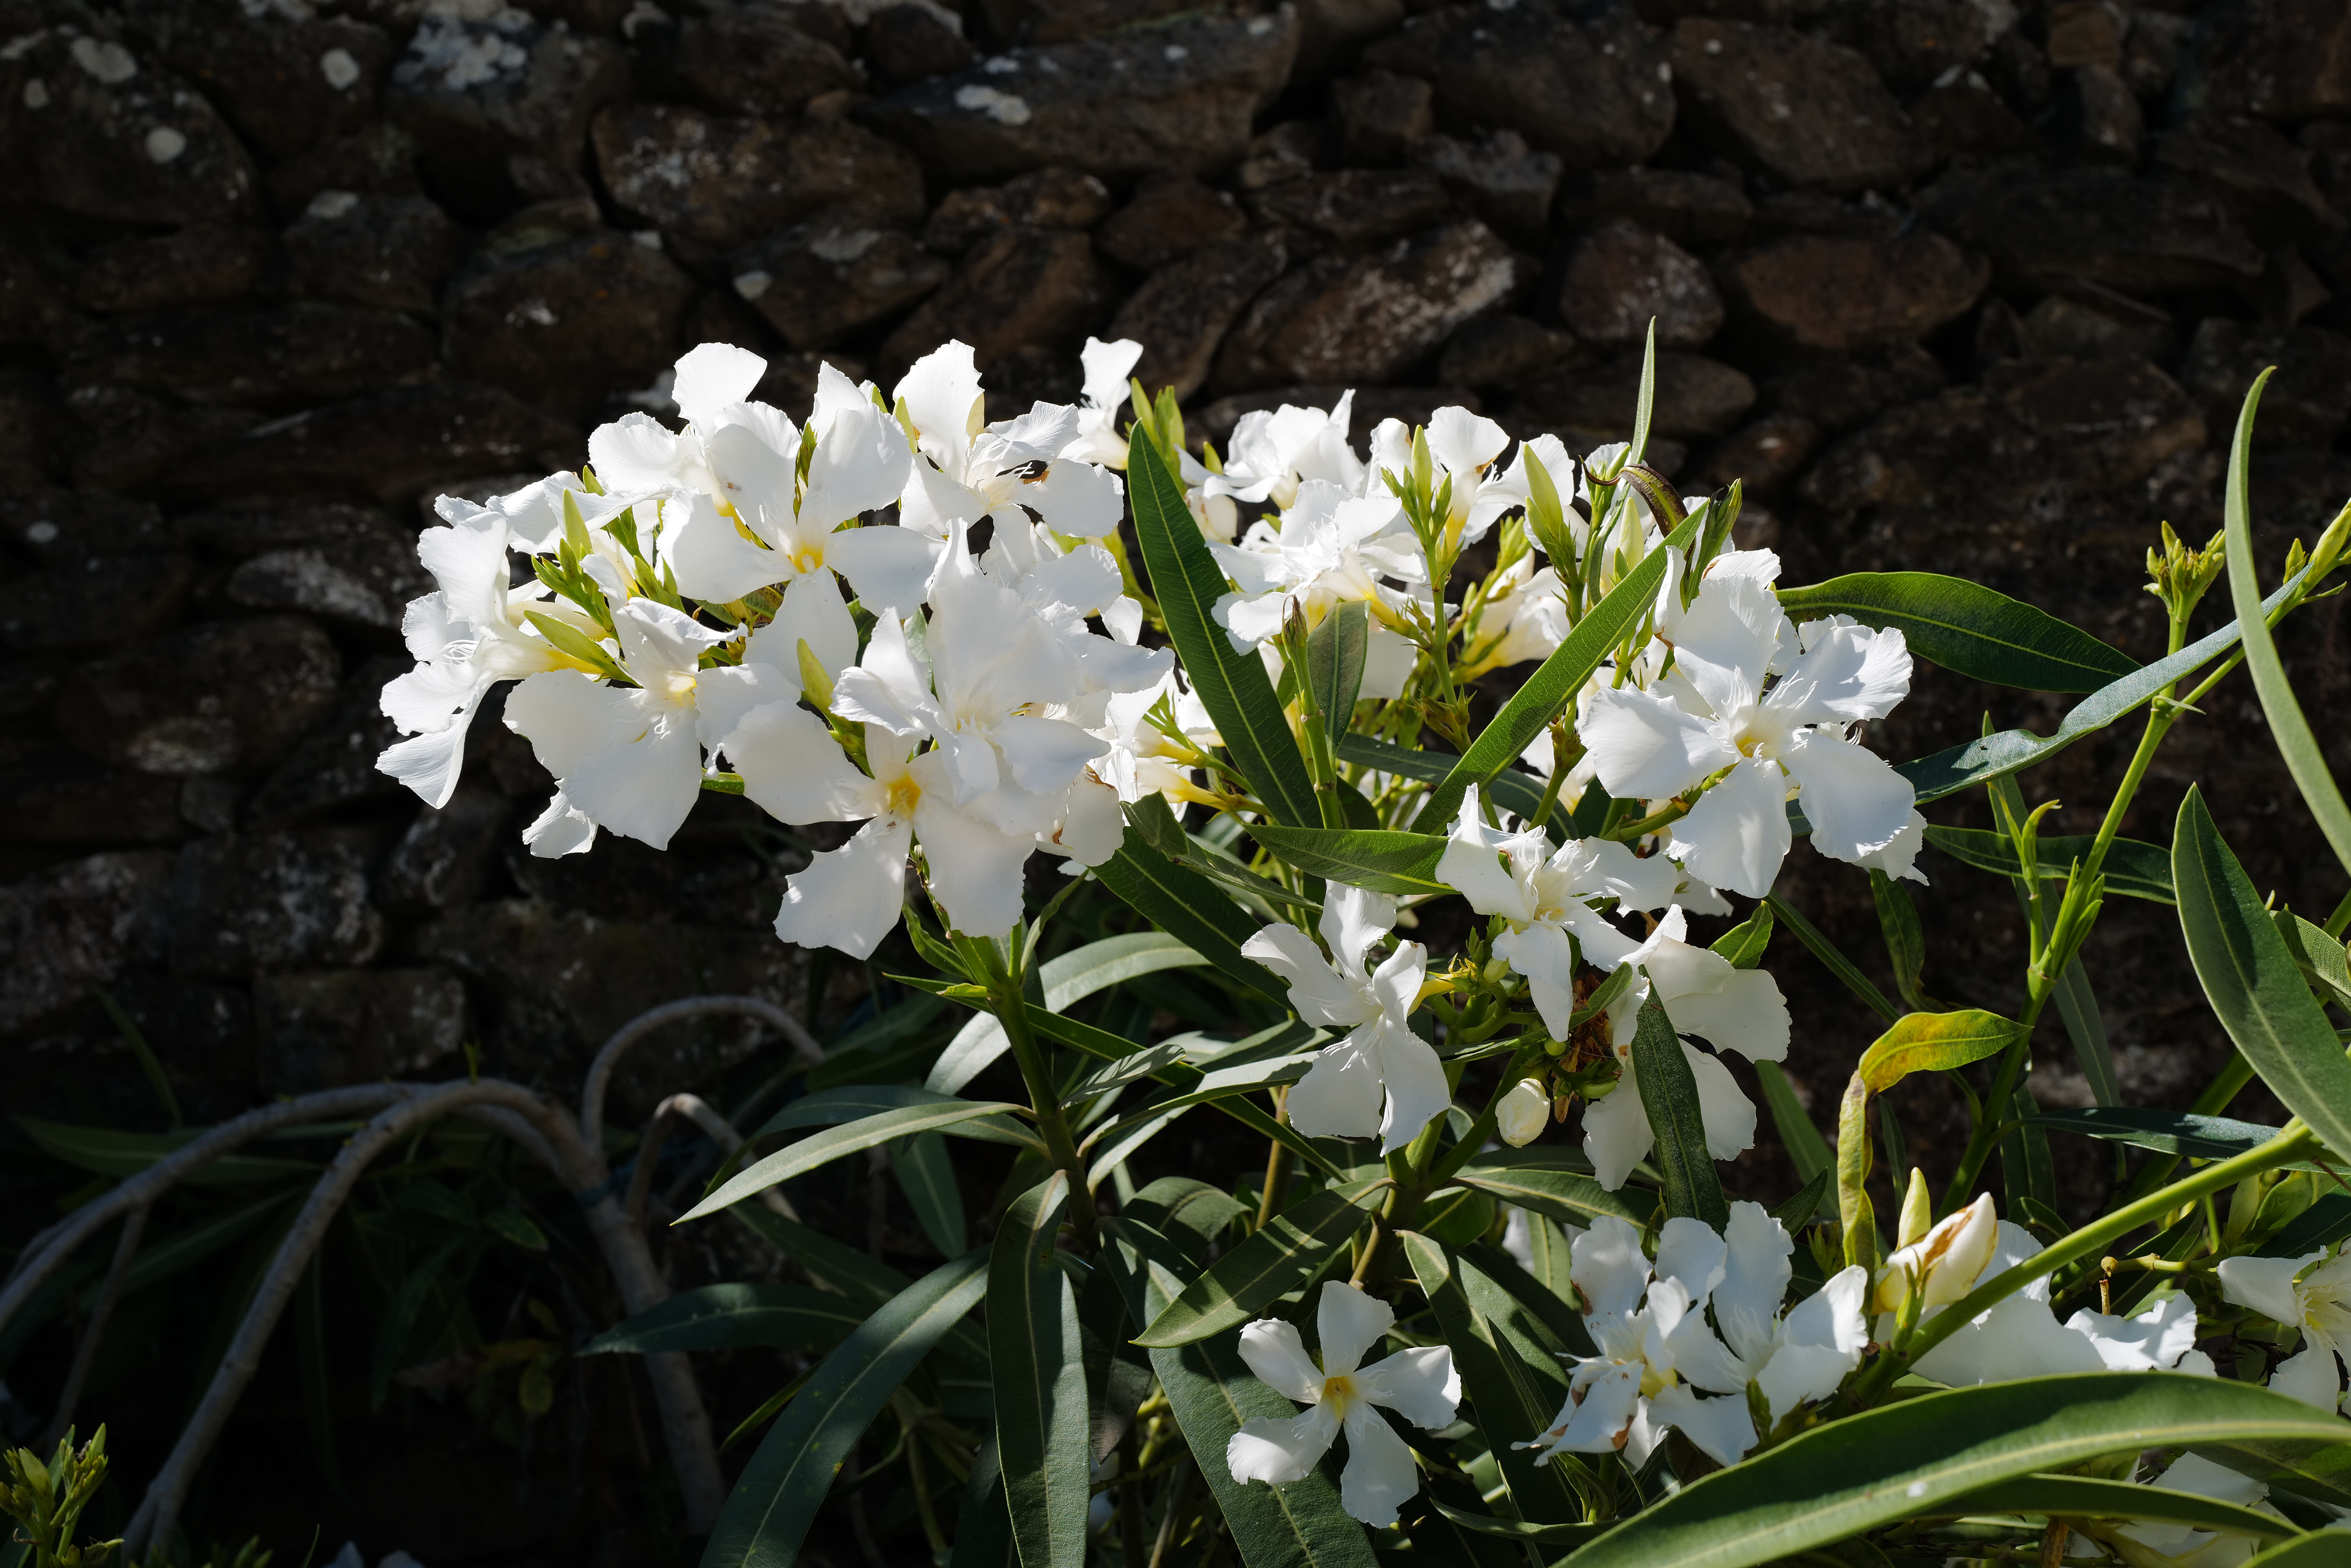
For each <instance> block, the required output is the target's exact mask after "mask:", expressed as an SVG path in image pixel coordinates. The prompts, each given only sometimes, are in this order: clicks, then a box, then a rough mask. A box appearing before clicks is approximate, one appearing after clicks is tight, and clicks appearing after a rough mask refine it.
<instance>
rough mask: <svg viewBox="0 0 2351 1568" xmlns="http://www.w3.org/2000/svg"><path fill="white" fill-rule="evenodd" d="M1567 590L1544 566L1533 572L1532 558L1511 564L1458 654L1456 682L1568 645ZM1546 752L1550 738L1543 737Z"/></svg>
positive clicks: (1523, 661) (1548, 655) (1557, 576)
mask: <svg viewBox="0 0 2351 1568" xmlns="http://www.w3.org/2000/svg"><path fill="white" fill-rule="evenodd" d="M1567 633H1568V623H1567V589H1566V587H1565V585H1563V584H1562V582H1561V581H1560V580H1559V574H1558V573H1557V572H1555V571H1553V570H1552V569H1551V568H1549V567H1547V566H1546V567H1543V568H1541V569H1540V570H1538V569H1537V568H1536V566H1535V559H1534V557H1533V556H1531V555H1522V556H1520V558H1519V559H1517V560H1514V561H1512V562H1511V563H1510V570H1507V571H1505V572H1504V573H1503V574H1502V576H1501V579H1500V582H1499V588H1498V590H1497V591H1496V592H1495V593H1493V594H1492V595H1491V596H1490V597H1489V598H1488V599H1487V601H1486V608H1485V610H1484V611H1483V612H1481V613H1480V614H1479V618H1478V640H1477V642H1476V643H1474V644H1472V645H1470V646H1469V647H1467V648H1465V649H1464V650H1463V653H1462V660H1461V669H1460V678H1461V679H1463V680H1465V681H1468V680H1475V679H1477V678H1478V677H1479V675H1482V674H1486V672H1488V671H1489V670H1499V669H1505V668H1508V667H1509V666H1510V665H1512V664H1525V663H1527V662H1528V661H1529V660H1532V659H1547V658H1549V657H1551V655H1552V651H1553V650H1554V649H1556V648H1557V647H1558V646H1559V645H1560V644H1561V643H1564V642H1566V641H1567ZM1543 741H1544V745H1545V747H1546V748H1548V747H1549V745H1550V737H1549V736H1548V735H1546V736H1544V737H1543Z"/></svg>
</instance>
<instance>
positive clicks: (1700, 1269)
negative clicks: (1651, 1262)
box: [1656, 1215, 1729, 1302]
mask: <svg viewBox="0 0 2351 1568" xmlns="http://www.w3.org/2000/svg"><path fill="white" fill-rule="evenodd" d="M1728 1268H1729V1249H1728V1248H1727V1246H1726V1245H1725V1243H1724V1241H1723V1239H1722V1238H1721V1237H1720V1236H1718V1235H1716V1234H1715V1231H1714V1228H1713V1227H1712V1226H1710V1225H1708V1224H1707V1223H1706V1221H1704V1220H1702V1219H1692V1218H1689V1217H1688V1216H1687V1215H1677V1216H1675V1217H1674V1218H1671V1219H1668V1220H1667V1221H1666V1224H1665V1228H1664V1229H1662V1230H1660V1231H1659V1232H1658V1233H1657V1268H1656V1274H1657V1278H1658V1279H1660V1280H1671V1281H1675V1282H1676V1283H1677V1284H1678V1285H1680V1286H1681V1287H1682V1289H1683V1290H1685V1291H1688V1292H1689V1297H1690V1300H1691V1301H1697V1302H1703V1301H1705V1300H1706V1299H1707V1298H1708V1296H1709V1295H1711V1294H1713V1293H1714V1288H1715V1287H1716V1286H1717V1285H1719V1284H1720V1283H1722V1281H1723V1277H1724V1273H1725V1270H1727V1269H1728Z"/></svg>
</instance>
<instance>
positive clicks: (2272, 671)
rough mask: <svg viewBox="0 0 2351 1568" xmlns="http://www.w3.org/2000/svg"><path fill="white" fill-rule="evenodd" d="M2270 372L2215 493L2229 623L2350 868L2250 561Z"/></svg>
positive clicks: (2336, 811) (2276, 734) (2291, 768)
mask: <svg viewBox="0 0 2351 1568" xmlns="http://www.w3.org/2000/svg"><path fill="white" fill-rule="evenodd" d="M2275 374H2277V367H2276V366H2274V365H2273V366H2271V367H2270V368H2269V369H2267V370H2265V371H2262V373H2261V374H2260V375H2258V376H2255V377H2254V378H2253V384H2252V386H2251V387H2249V388H2247V389H2246V391H2245V405H2244V407H2243V408H2242V409H2241V410H2240V411H2239V412H2238V414H2237V434H2236V435H2235V436H2234V438H2232V439H2231V442H2230V444H2229V477H2228V482H2227V484H2226V486H2224V489H2223V492H2222V499H2223V502H2224V505H2223V507H2222V514H2223V517H2222V523H2223V527H2224V528H2225V530H2226V532H2227V536H2228V545H2227V557H2226V559H2227V562H2228V565H2227V571H2228V577H2229V602H2230V605H2231V608H2233V609H2234V610H2235V611H2236V612H2237V624H2238V625H2239V626H2241V627H2242V628H2243V629H2244V639H2245V668H2246V670H2247V671H2248V672H2250V673H2251V674H2252V677H2253V690H2254V692H2255V693H2257V694H2258V695H2260V697H2261V699H2262V715H2263V716H2265V717H2266V718H2268V720H2269V721H2270V738H2271V739H2272V740H2273V741H2275V742H2276V743H2277V748H2278V755H2279V756H2281V757H2283V758H2285V766H2286V771H2288V772H2289V773H2292V774H2293V775H2294V787H2295V788H2296V789H2300V790H2301V791H2302V800H2303V803H2304V805H2306V806H2308V807H2309V808H2310V814H2311V815H2312V816H2313V817H2314V818H2316V819H2317V820H2318V831H2320V832H2321V833H2324V834H2325V836H2326V841H2327V843H2328V844H2330V845H2332V846H2333V847H2334V850H2335V859H2336V860H2338V861H2340V862H2343V869H2344V870H2345V871H2351V805H2346V804H2345V803H2344V800H2343V789H2342V786H2340V785H2338V784H2337V783H2335V770H2334V769H2333V768H2329V767H2328V766H2327V765H2326V753H2325V751H2324V750H2322V749H2320V747H2319V744H2318V737H2316V736H2314V735H2313V734H2311V732H2310V720H2308V719H2307V718H2305V717H2304V716H2303V712H2302V704H2301V703H2300V702H2299V701H2298V700H2296V698H2295V697H2294V683H2293V682H2291V681H2289V680H2287V679H2286V674H2285V662H2284V661H2283V660H2282V659H2280V658H2279V657H2278V651H2277V642H2276V640H2275V639H2274V638H2273V637H2272V636H2271V635H2270V626H2269V620H2268V618H2267V617H2266V616H2264V615H2263V614H2262V604H2261V598H2262V590H2261V575H2260V570H2259V568H2258V567H2257V566H2256V565H2255V563H2254V560H2253V502H2252V449H2253V411H2254V410H2255V409H2256V408H2258V407H2259V406H2260V405H2261V401H2262V388H2263V387H2266V386H2267V385H2269V380H2270V378H2271V377H2272V376H2273V375H2275ZM2305 1120H2307V1118H2305ZM2314 1125H2315V1124H2314ZM2328 1141H2329V1142H2330V1143H2332V1142H2333V1140H2332V1139H2329V1140H2328ZM2335 1147H2337V1148H2340V1147H2342V1145H2339V1144H2337V1145H2335Z"/></svg>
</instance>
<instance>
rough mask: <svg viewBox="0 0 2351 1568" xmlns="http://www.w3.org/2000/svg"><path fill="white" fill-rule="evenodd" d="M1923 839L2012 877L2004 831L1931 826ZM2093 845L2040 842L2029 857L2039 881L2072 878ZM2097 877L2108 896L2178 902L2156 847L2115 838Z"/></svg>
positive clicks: (2080, 837)
mask: <svg viewBox="0 0 2351 1568" xmlns="http://www.w3.org/2000/svg"><path fill="white" fill-rule="evenodd" d="M1927 841H1928V843H1930V844H1932V845H1934V846H1935V847H1936V848H1937V849H1938V850H1940V851H1942V852H1944V853H1945V854H1947V855H1949V856H1950V857H1951V858H1952V859H1953V860H1955V861H1958V862H1959V863H1960V864H1961V865H1967V866H1973V867H1974V868H1975V869H1976V870H1978V871H1988V872H1991V873H1992V874H1993V875H1995V876H2007V877H2012V876H2014V875H2016V865H2017V862H2016V848H2015V846H2014V845H2013V844H2011V843H2010V842H2009V841H2008V835H2007V834H2006V833H1992V832H1986V831H1984V830H1982V829H1981V828H1938V827H1936V826H1935V825H1934V824H1933V823H1931V822H1930V823H1928V827H1927ZM2095 841H2096V840H2095V836H2094V835H2092V834H2089V833H2064V834H2060V835H2058V836H2057V837H2054V838H2049V837H2043V838H2041V839H2039V840H2038V841H2036V843H2037V850H2038V852H2037V853H2036V855H2035V856H2034V859H2035V861H2036V862H2037V863H2038V864H2039V866H2040V868H2041V875H2042V877H2043V879H2044V880H2046V881H2051V882H2063V881H2064V880H2065V879H2066V878H2067V877H2068V876H2071V875H2072V874H2073V871H2074V862H2075V861H2078V860H2080V859H2082V858H2083V857H2085V855H2087V854H2088V853H2089V852H2090V846H2091V844H2093V843H2094V842H2095ZM2100 874H2101V875H2103V876H2104V877H2105V879H2106V891H2107V892H2109V893H2118V894H2122V895H2123V896H2124V897H2126V898H2144V899H2146V900H2147V902H2149V903H2151V904H2177V903H2179V899H2178V897H2177V896H2175V895H2174V894H2173V893H2172V891H2171V852H2170V851H2169V850H2168V849H2166V848H2164V847H2163V846H2162V845H2161V844H2150V843H2147V842H2145V841H2142V840H2138V839H2116V840H2115V841H2114V842H2113V843H2111V844H2109V845H2107V846H2106V859H2105V864H2104V865H2103V866H2102V867H2101V868H2100Z"/></svg>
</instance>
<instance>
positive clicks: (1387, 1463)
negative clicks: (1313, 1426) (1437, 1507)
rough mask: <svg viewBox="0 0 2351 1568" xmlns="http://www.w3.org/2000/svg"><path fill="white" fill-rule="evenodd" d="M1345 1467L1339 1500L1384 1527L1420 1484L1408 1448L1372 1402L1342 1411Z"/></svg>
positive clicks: (1355, 1515) (1360, 1516) (1366, 1520)
mask: <svg viewBox="0 0 2351 1568" xmlns="http://www.w3.org/2000/svg"><path fill="white" fill-rule="evenodd" d="M1346 1426H1347V1468H1346V1469H1343V1470H1342V1471H1340V1472H1339V1506H1340V1507H1342V1508H1343V1509H1345V1510H1346V1511H1347V1512H1348V1514H1349V1515H1350V1516H1352V1517H1353V1518H1355V1519H1359V1520H1362V1521H1364V1523H1365V1524H1370V1525H1376V1526H1380V1527H1383V1528H1384V1527H1386V1526H1389V1525H1393V1524H1394V1523H1395V1521H1396V1510H1397V1509H1399V1508H1401V1507H1403V1506H1404V1504H1405V1502H1407V1501H1409V1500H1411V1498H1412V1495H1413V1494H1414V1493H1415V1492H1416V1491H1418V1490H1420V1469H1419V1467H1417V1466H1416V1465H1415V1464H1414V1463H1413V1461H1412V1450H1411V1449H1410V1448H1406V1447H1405V1440H1404V1439H1403V1438H1402V1437H1397V1436H1396V1433H1395V1427H1391V1426H1389V1425H1388V1420H1387V1417H1386V1416H1383V1415H1381V1414H1380V1413H1379V1410H1378V1408H1377V1407H1376V1406H1371V1405H1358V1406H1354V1407H1353V1408H1352V1409H1350V1410H1349V1411H1348V1412H1347V1417H1346Z"/></svg>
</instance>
